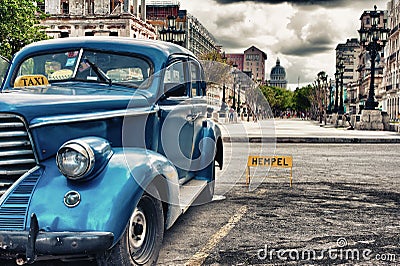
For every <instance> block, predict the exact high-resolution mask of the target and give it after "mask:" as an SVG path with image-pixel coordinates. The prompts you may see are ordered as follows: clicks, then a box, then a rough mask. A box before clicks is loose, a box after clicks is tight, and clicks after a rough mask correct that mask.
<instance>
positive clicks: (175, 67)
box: [164, 61, 188, 96]
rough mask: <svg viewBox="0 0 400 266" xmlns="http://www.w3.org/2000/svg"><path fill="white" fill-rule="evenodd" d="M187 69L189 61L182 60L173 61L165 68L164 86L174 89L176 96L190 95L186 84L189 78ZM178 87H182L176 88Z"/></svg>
mask: <svg viewBox="0 0 400 266" xmlns="http://www.w3.org/2000/svg"><path fill="white" fill-rule="evenodd" d="M186 69H187V63H185V62H182V61H179V62H175V63H172V64H171V65H169V66H168V67H167V68H166V69H165V74H164V87H165V88H166V89H167V90H171V89H174V90H175V93H174V94H173V95H174V96H188V93H187V90H186V85H185V84H186V80H187V77H186V76H187V75H186V74H185V73H186ZM182 85H183V86H182ZM178 87H179V88H181V89H179V90H176V88H178Z"/></svg>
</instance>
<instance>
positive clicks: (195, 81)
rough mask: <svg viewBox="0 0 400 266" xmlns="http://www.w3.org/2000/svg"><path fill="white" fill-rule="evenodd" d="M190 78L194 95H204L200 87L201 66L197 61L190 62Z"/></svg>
mask: <svg viewBox="0 0 400 266" xmlns="http://www.w3.org/2000/svg"><path fill="white" fill-rule="evenodd" d="M190 79H191V89H192V96H193V97H195V96H202V93H201V89H200V79H201V77H200V66H199V64H198V63H197V62H194V61H192V62H190Z"/></svg>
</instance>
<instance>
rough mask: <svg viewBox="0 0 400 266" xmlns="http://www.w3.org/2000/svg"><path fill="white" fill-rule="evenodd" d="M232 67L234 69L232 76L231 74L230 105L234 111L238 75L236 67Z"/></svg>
mask: <svg viewBox="0 0 400 266" xmlns="http://www.w3.org/2000/svg"><path fill="white" fill-rule="evenodd" d="M233 67H234V69H233V72H232V74H233V103H232V108H233V110H236V82H237V80H236V79H237V75H238V73H237V71H238V70H237V69H236V67H237V65H233Z"/></svg>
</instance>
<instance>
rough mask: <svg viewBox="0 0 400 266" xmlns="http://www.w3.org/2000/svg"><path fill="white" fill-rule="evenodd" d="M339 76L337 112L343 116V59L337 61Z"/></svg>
mask: <svg viewBox="0 0 400 266" xmlns="http://www.w3.org/2000/svg"><path fill="white" fill-rule="evenodd" d="M338 68H339V74H340V97H339V110H338V113H339V114H340V115H342V114H344V106H343V74H344V68H345V66H344V63H343V58H340V61H339V66H338Z"/></svg>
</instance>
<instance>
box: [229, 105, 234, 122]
mask: <svg viewBox="0 0 400 266" xmlns="http://www.w3.org/2000/svg"><path fill="white" fill-rule="evenodd" d="M234 112H235V110H233V108H232V107H231V109H229V122H232V121H233V113H234Z"/></svg>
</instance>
